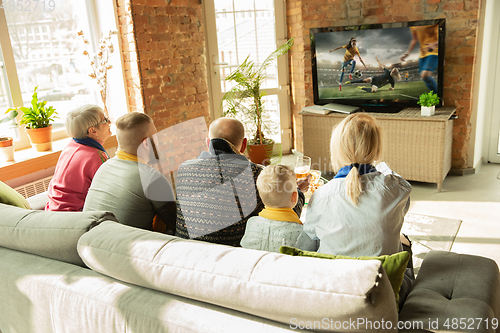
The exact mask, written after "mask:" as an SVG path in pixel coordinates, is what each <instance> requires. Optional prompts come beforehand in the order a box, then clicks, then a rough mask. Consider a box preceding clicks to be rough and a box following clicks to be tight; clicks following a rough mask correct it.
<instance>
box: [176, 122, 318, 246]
mask: <svg viewBox="0 0 500 333" xmlns="http://www.w3.org/2000/svg"><path fill="white" fill-rule="evenodd" d="M207 146H208V149H209V151H204V152H202V153H201V154H200V156H198V158H197V159H194V160H189V161H186V162H184V163H182V165H181V166H180V167H179V170H178V171H177V181H176V194H177V226H176V236H178V237H182V238H190V239H197V240H202V241H207V242H211V243H218V244H225V245H231V246H240V240H241V238H242V237H243V235H244V233H245V227H246V223H247V220H248V219H249V218H250V217H252V216H257V214H258V213H259V212H260V211H261V210H262V209H263V208H264V204H263V203H262V200H261V198H260V196H259V193H258V191H257V188H256V185H255V183H256V181H257V177H258V175H259V173H260V172H261V171H262V166H260V165H257V164H255V163H252V162H250V161H249V160H248V159H247V158H246V157H245V156H243V152H244V151H245V149H246V146H247V139H246V138H245V129H244V127H243V124H242V123H241V122H240V121H239V120H237V119H234V118H219V119H217V120H215V121H214V122H212V124H211V125H210V128H209V137H208V138H207ZM299 186H300V187H301V188H304V189H307V187H308V186H309V178H307V181H306V182H304V183H301V185H299ZM298 192H299V200H298V203H297V205H296V206H295V208H294V211H295V212H296V213H297V215H298V216H300V213H301V211H302V207H303V205H304V194H303V193H302V192H301V191H300V190H299V191H298Z"/></svg>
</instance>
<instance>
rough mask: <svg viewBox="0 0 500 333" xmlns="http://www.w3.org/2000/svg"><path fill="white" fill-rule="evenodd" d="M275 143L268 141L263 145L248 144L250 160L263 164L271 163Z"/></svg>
mask: <svg viewBox="0 0 500 333" xmlns="http://www.w3.org/2000/svg"><path fill="white" fill-rule="evenodd" d="M273 148H274V143H268V144H263V145H252V144H248V146H247V154H248V158H249V159H250V161H252V162H254V163H257V164H262V165H269V164H271V156H272V154H273Z"/></svg>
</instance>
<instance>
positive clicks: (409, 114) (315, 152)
mask: <svg viewBox="0 0 500 333" xmlns="http://www.w3.org/2000/svg"><path fill="white" fill-rule="evenodd" d="M455 110H456V108H455V107H441V108H438V109H436V113H435V115H433V116H421V115H420V108H406V109H403V110H401V111H400V112H398V113H369V112H368V114H370V115H372V116H373V117H375V118H376V119H377V120H378V123H379V124H380V126H381V127H382V128H383V129H384V133H385V141H384V153H383V160H384V161H385V162H386V163H387V165H389V167H390V168H391V169H392V170H394V171H395V172H397V173H398V174H400V175H401V176H402V177H403V178H405V179H406V180H414V181H420V182H427V183H436V184H437V190H438V192H441V189H442V184H443V180H444V178H445V177H446V175H447V174H448V172H449V171H450V169H451V147H452V139H453V118H452V115H453V113H454V112H455ZM299 114H300V115H301V116H302V124H303V137H304V142H303V147H304V149H303V150H304V151H303V153H304V155H306V156H310V157H311V161H312V165H311V169H316V170H321V171H326V172H331V171H333V169H332V167H331V164H330V136H331V133H332V129H333V127H334V126H335V125H337V124H338V123H340V122H341V121H342V120H343V119H344V118H345V117H346V116H347V115H346V114H343V113H335V112H332V113H329V114H327V115H322V114H316V113H312V112H307V111H302V112H300V113H299Z"/></svg>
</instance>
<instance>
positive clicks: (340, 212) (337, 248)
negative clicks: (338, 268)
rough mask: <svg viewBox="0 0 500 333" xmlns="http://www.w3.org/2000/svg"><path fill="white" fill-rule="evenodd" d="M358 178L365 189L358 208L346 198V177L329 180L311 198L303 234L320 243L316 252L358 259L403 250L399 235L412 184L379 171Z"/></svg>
mask: <svg viewBox="0 0 500 333" xmlns="http://www.w3.org/2000/svg"><path fill="white" fill-rule="evenodd" d="M360 177H361V181H362V183H363V189H364V190H363V193H362V194H361V195H360V197H359V201H358V205H357V206H355V205H354V204H353V203H352V202H351V200H350V199H349V197H348V196H347V195H346V191H345V186H344V182H345V178H338V179H335V178H334V179H332V180H331V181H330V182H328V183H327V184H325V185H323V186H321V187H320V188H319V189H317V190H316V191H315V192H314V194H313V195H312V197H311V200H310V202H309V205H308V208H307V213H306V218H305V223H304V232H305V233H306V234H307V235H309V237H310V238H311V239H312V240H319V241H320V245H319V248H318V252H321V253H328V254H334V255H345V256H352V257H359V256H379V255H384V254H388V255H389V254H394V253H397V252H399V251H401V250H402V247H401V241H400V233H401V228H402V226H403V221H404V216H405V214H406V212H407V211H408V208H409V206H410V193H411V185H410V184H409V183H408V182H407V181H406V180H404V179H403V178H401V177H400V176H398V175H396V174H387V175H384V174H382V173H381V172H378V171H377V172H371V173H367V174H364V175H362V176H360Z"/></svg>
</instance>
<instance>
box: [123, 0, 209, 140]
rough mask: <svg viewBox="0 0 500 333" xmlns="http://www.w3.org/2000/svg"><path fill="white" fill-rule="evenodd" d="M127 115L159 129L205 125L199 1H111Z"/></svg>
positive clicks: (207, 116)
mask: <svg viewBox="0 0 500 333" xmlns="http://www.w3.org/2000/svg"><path fill="white" fill-rule="evenodd" d="M116 1H117V8H118V19H119V28H120V34H121V38H122V50H123V58H124V61H125V77H126V81H127V89H128V91H127V97H128V99H129V104H130V108H131V111H143V112H145V113H147V114H148V115H150V116H151V117H152V118H153V120H154V123H155V125H156V127H157V128H158V130H161V129H164V128H167V127H170V126H172V125H175V124H179V123H181V122H184V121H186V120H189V119H194V118H197V117H200V116H201V117H204V118H205V119H206V121H207V122H208V121H209V114H210V112H209V104H208V89H207V68H206V59H205V40H204V32H203V22H202V5H201V1H200V0H116Z"/></svg>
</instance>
